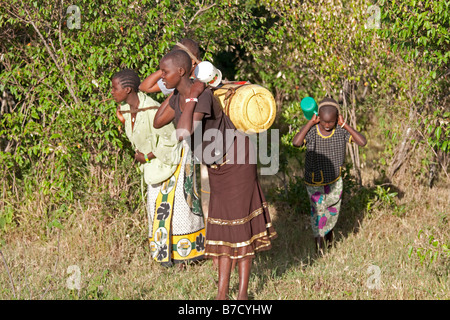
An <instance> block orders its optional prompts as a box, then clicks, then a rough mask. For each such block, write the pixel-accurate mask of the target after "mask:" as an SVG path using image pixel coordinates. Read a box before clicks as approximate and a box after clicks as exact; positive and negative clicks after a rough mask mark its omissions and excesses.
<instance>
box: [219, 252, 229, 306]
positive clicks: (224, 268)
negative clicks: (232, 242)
mask: <svg viewBox="0 0 450 320" xmlns="http://www.w3.org/2000/svg"><path fill="white" fill-rule="evenodd" d="M218 262H219V284H218V292H217V296H216V300H226V299H227V298H228V290H229V286H230V274H231V258H230V257H227V256H222V257H219V258H218Z"/></svg>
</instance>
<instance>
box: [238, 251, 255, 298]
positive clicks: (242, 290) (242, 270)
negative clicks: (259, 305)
mask: <svg viewBox="0 0 450 320" xmlns="http://www.w3.org/2000/svg"><path fill="white" fill-rule="evenodd" d="M251 267H252V259H241V260H240V261H239V262H238V272H239V294H238V297H237V299H238V300H248V280H249V278H250V269H251Z"/></svg>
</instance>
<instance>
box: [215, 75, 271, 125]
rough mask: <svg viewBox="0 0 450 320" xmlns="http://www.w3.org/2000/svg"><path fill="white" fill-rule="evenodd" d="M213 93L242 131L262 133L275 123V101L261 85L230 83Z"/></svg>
mask: <svg viewBox="0 0 450 320" xmlns="http://www.w3.org/2000/svg"><path fill="white" fill-rule="evenodd" d="M213 92H214V96H215V97H216V98H217V99H218V100H219V101H220V104H221V105H222V108H223V109H224V111H225V113H226V114H227V115H228V117H229V118H230V119H231V121H232V122H233V124H234V125H235V126H236V129H238V130H240V131H243V132H245V133H248V134H251V133H260V132H263V131H265V130H267V129H269V128H270V126H271V125H272V124H273V122H274V121H275V116H276V110H277V107H276V103H275V99H274V97H273V95H272V93H271V92H270V91H269V90H267V89H266V88H264V87H262V86H260V85H257V84H251V83H249V82H246V81H240V82H229V83H225V84H224V85H222V86H220V87H218V88H215V89H214V91H213Z"/></svg>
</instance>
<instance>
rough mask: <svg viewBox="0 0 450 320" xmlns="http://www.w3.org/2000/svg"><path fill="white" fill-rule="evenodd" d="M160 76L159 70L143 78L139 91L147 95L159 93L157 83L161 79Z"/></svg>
mask: <svg viewBox="0 0 450 320" xmlns="http://www.w3.org/2000/svg"><path fill="white" fill-rule="evenodd" d="M161 75H162V72H161V70H158V71H156V72H153V73H152V74H151V75H149V76H148V77H147V78H145V80H144V81H142V83H141V84H140V85H139V90H141V91H144V92H147V93H155V92H160V91H161V89H160V88H159V86H158V84H157V82H158V80H159V79H160V78H161Z"/></svg>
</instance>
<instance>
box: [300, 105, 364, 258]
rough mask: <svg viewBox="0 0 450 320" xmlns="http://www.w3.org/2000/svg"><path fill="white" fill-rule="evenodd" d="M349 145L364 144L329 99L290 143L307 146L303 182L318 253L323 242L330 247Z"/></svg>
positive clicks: (336, 218)
mask: <svg viewBox="0 0 450 320" xmlns="http://www.w3.org/2000/svg"><path fill="white" fill-rule="evenodd" d="M348 142H354V143H356V144H357V145H358V146H361V147H363V146H365V145H366V143H367V141H366V138H365V137H364V136H363V135H362V134H361V133H359V132H358V131H356V130H355V129H354V128H352V127H351V126H350V125H349V124H347V123H346V122H344V118H343V116H342V115H341V114H339V104H338V103H337V102H336V101H335V100H334V99H331V98H325V99H323V100H322V101H321V102H320V103H319V107H318V115H316V114H314V115H313V116H312V118H311V120H309V121H308V123H307V124H306V125H305V126H304V127H303V128H301V129H300V131H299V132H298V133H297V134H296V135H295V137H294V139H293V141H292V144H293V145H294V146H295V147H300V146H302V145H305V144H306V159H305V174H304V180H305V184H306V189H307V192H308V196H309V201H310V203H311V226H312V230H313V234H314V237H315V240H316V245H317V249H318V251H319V252H320V253H323V248H324V246H325V242H326V243H327V244H328V245H331V242H332V239H333V228H334V227H335V225H336V222H337V220H338V217H339V211H340V206H341V199H342V190H343V181H342V177H341V170H342V166H343V165H344V161H345V151H346V144H347V143H348Z"/></svg>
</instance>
